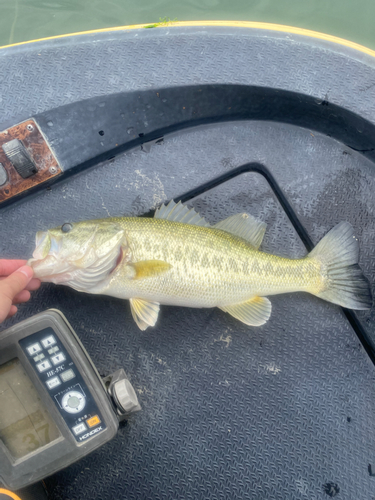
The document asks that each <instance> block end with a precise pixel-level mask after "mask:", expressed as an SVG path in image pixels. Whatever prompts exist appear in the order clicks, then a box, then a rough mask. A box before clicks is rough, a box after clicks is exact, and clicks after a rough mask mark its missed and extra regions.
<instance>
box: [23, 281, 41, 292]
mask: <svg viewBox="0 0 375 500" xmlns="http://www.w3.org/2000/svg"><path fill="white" fill-rule="evenodd" d="M41 284H42V282H41V281H40V280H38V278H33V279H32V280H31V281H30V282H29V284H28V285H26V287H25V289H26V290H30V292H34V291H35V290H38V288H39V287H40V285H41Z"/></svg>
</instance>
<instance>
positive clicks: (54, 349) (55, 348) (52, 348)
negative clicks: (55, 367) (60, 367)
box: [48, 345, 59, 355]
mask: <svg viewBox="0 0 375 500" xmlns="http://www.w3.org/2000/svg"><path fill="white" fill-rule="evenodd" d="M58 350H59V348H58V347H57V345H55V347H51V349H48V354H50V355H51V354H54V353H55V352H56V351H58Z"/></svg>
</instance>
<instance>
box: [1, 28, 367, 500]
mask: <svg viewBox="0 0 375 500" xmlns="http://www.w3.org/2000/svg"><path fill="white" fill-rule="evenodd" d="M155 31H156V30H144V31H142V32H132V33H130V34H129V33H128V34H126V33H125V34H119V33H117V34H112V35H110V34H109V35H101V36H99V40H98V41H97V43H96V44H95V43H93V38H92V37H91V38H90V37H86V38H85V37H82V38H80V41H79V42H78V43H77V45H74V43H73V40H70V41H69V40H63V41H58V42H57V41H56V42H53V43H49V44H47V43H46V42H44V43H42V44H40V45H39V46H37V47H35V48H30V47H31V46H30V47H28V48H19V49H17V50H16V51H15V57H14V59H13V60H10V56H9V55H8V54H7V53H6V52H4V53H3V54H2V53H1V51H0V75H1V76H0V89H1V90H2V92H1V94H0V104H1V113H2V116H1V120H2V121H3V123H4V124H5V123H12V122H13V121H16V120H18V119H23V118H27V117H28V116H30V115H33V114H35V113H37V112H41V111H44V110H46V109H49V108H52V107H56V106H59V105H61V104H66V103H69V102H73V101H76V100H79V99H81V98H84V97H92V96H94V95H100V94H108V93H112V92H119V91H126V90H134V89H135V88H144V89H145V88H151V87H160V86H161V87H162V86H163V85H164V86H167V85H176V86H177V85H179V84H182V82H185V83H189V84H195V83H202V82H204V83H208V82H210V81H215V82H218V81H221V82H224V83H228V82H232V83H242V84H257V85H268V86H273V87H280V88H283V89H287V90H296V91H299V92H302V93H306V94H309V95H316V97H317V98H319V97H320V98H324V96H325V94H326V92H329V93H330V99H331V100H332V102H334V103H335V104H338V105H340V106H345V107H347V108H348V109H351V110H353V111H355V112H357V113H358V114H362V115H363V116H365V117H366V118H367V119H369V120H370V121H372V122H374V121H375V86H372V87H368V86H369V85H370V84H371V82H373V81H375V68H374V64H373V63H372V62H371V60H369V59H367V58H366V56H364V55H363V56H362V55H360V56H358V55H355V54H352V53H351V52H349V51H348V52H346V53H344V50H343V49H341V48H340V49H337V51H333V50H330V48H329V47H327V46H326V45H325V43H323V42H316V47H315V48H314V49H312V50H311V51H309V50H307V49H306V47H307V43H306V41H304V39H303V38H302V37H301V38H299V37H294V39H291V38H290V37H289V38H288V37H287V36H286V35H282V34H278V35H274V36H271V35H269V34H268V36H265V35H266V34H267V32H265V33H263V36H259V37H255V36H248V35H246V32H244V31H243V32H242V31H241V30H239V31H236V32H234V33H231V32H230V30H224V31H223V32H220V30H217V29H212V30H211V32H210V36H208V34H207V32H208V30H207V29H206V30H205V29H200V30H198V29H196V30H193V29H190V30H189V29H182V30H181V31H180V32H178V31H176V32H174V34H173V33H172V29H171V30H167V31H168V33H169V34H168V35H167V34H161V33H159V32H158V33H156V32H155ZM154 32H155V33H154ZM168 37H169V38H168ZM171 38H173V40H172V39H171ZM224 40H226V42H225V43H224ZM220 48H221V52H219V49H220ZM286 51H288V57H287V58H286V56H285V54H286ZM301 51H302V52H303V51H305V52H303V54H301ZM314 51H315V52H314ZM39 53H40V54H42V55H41V56H38V54H39ZM234 53H235V54H237V55H236V57H234V58H233V59H232V58H231V56H232V54H234ZM200 54H201V56H200ZM207 54H209V56H208V55H207ZM282 54H284V56H283V57H284V58H286V59H285V60H286V61H287V63H288V65H289V77H288V78H289V79H288V78H287V77H286V76H285V75H284V73H283V72H281V71H280V72H279V73H277V74H275V72H274V71H275V69H274V66H272V65H273V63H274V61H275V60H277V57H281V55H282ZM298 56H300V59H299V60H298ZM359 59H362V60H359ZM204 62H205V65H204ZM329 63H330V64H331V65H330V64H329ZM349 63H350V74H353V75H354V76H353V78H352V79H350V78H349V77H347V78H346V80H345V79H344V75H347V72H348V64H349ZM6 64H8V66H7V72H9V73H8V77H7V78H5V77H4V71H3V69H2V68H4V67H5V66H6ZM332 68H335V70H334V71H333V70H332ZM52 70H53V71H52ZM51 71H52V73H51ZM317 71H319V73H320V75H319V78H318V76H317ZM291 74H293V75H294V78H293V79H292V78H291V76H290V75H291ZM43 75H46V76H43ZM284 78H285V80H284ZM323 81H324V82H325V83H324V87H323V85H322V82H323ZM362 87H363V89H364V90H363V91H361V90H360V88H362ZM367 87H368V88H367ZM365 89H367V90H365ZM5 90H6V91H7V92H5ZM353 92H358V95H359V94H360V96H361V97H360V98H358V101H356V102H355V103H353V100H352V99H350V96H351V95H352V93H353ZM360 92H361V93H360ZM252 161H256V162H259V163H261V164H263V165H264V166H266V167H267V168H268V169H269V170H270V171H271V172H272V174H273V176H274V178H275V179H276V181H277V183H278V185H279V186H280V188H281V189H282V190H283V191H284V193H285V195H286V196H287V198H288V200H289V202H290V203H291V205H292V208H293V209H294V211H295V213H296V214H297V215H298V217H299V219H300V221H301V222H302V223H303V225H304V227H305V228H306V230H307V232H308V233H309V235H310V237H311V238H312V240H313V241H314V243H317V242H318V241H319V240H320V239H321V237H322V236H323V235H324V234H325V233H326V232H328V230H329V229H331V228H332V227H333V226H334V225H335V224H336V223H338V222H340V221H341V220H346V221H349V222H350V223H351V224H352V225H353V226H354V227H355V230H356V235H357V236H358V239H359V242H360V248H361V260H360V264H361V267H362V268H363V270H364V273H365V274H366V276H367V277H368V278H369V279H370V281H371V283H374V282H375V266H374V262H375V260H374V248H375V218H374V213H375V197H374V192H375V176H374V165H373V164H372V163H371V162H370V161H369V160H367V159H366V157H365V156H363V155H361V154H359V153H357V152H355V151H353V150H351V149H350V148H348V147H346V146H345V145H343V144H341V143H339V142H337V141H335V140H333V139H332V138H330V137H327V136H323V135H321V134H319V132H316V131H314V130H306V129H301V128H297V127H295V126H292V125H285V124H280V123H271V122H261V121H257V122H237V123H225V124H220V125H218V124H216V125H212V126H207V127H204V128H203V127H202V128H197V129H191V130H189V131H186V132H184V133H180V134H178V135H175V136H170V137H166V138H165V140H164V143H163V144H162V145H158V146H153V147H152V148H151V151H150V152H149V153H145V152H143V151H141V150H140V149H137V150H133V151H131V152H129V153H127V154H126V155H123V156H121V157H118V158H116V159H115V160H114V161H113V162H111V163H109V164H106V165H105V166H102V165H101V166H98V167H96V168H93V169H91V170H90V171H87V172H85V173H82V174H81V175H79V176H77V177H74V178H72V179H70V180H69V181H68V182H66V183H64V184H60V185H57V186H53V187H52V189H51V190H49V191H44V192H42V193H41V194H39V195H37V196H34V197H32V198H29V199H27V200H26V201H24V202H23V203H21V204H18V205H15V206H12V207H10V208H8V209H6V210H4V211H2V213H1V214H0V255H1V256H4V257H25V258H27V257H29V256H30V255H31V252H32V250H33V247H34V234H35V232H36V231H38V230H41V229H46V228H49V227H54V226H56V225H60V224H62V223H64V222H68V221H71V222H74V221H76V220H84V219H92V218H100V217H106V216H114V215H122V214H123V215H133V216H137V215H142V214H143V213H146V212H148V211H149V210H150V209H153V208H155V207H157V206H158V205H160V203H162V202H163V201H166V200H169V199H171V198H174V197H178V196H181V195H183V194H184V193H186V192H187V191H189V190H190V189H193V188H196V187H198V186H200V185H202V184H204V183H205V182H207V181H209V180H211V179H213V178H215V177H217V176H219V175H221V174H223V173H225V172H229V171H231V170H233V169H234V168H236V167H238V166H241V165H243V164H245V163H248V162H252ZM188 204H189V205H190V206H194V207H195V208H196V209H197V210H198V211H199V212H200V213H201V215H202V216H204V217H206V218H207V220H208V221H209V222H212V223H214V222H217V221H219V220H221V219H224V218H226V217H228V216H229V215H233V214H235V213H237V212H241V211H247V212H249V213H251V214H252V215H254V216H256V217H258V218H260V219H261V220H263V221H265V222H266V223H267V224H268V227H267V232H266V235H265V239H264V242H263V245H262V249H263V250H265V251H268V252H272V253H277V254H279V255H284V256H290V257H300V256H303V255H305V254H306V249H305V247H304V245H303V243H302V242H301V240H300V238H299V236H298V234H297V233H296V232H295V230H294V228H293V226H292V224H291V222H290V221H289V219H288V217H287V215H286V214H285V212H284V211H283V210H282V208H281V206H280V205H279V202H278V201H277V199H276V197H275V195H274V193H273V191H272V189H271V188H270V186H269V184H268V182H267V181H266V180H265V178H264V177H263V176H261V175H260V174H259V173H255V172H248V173H243V174H241V175H239V176H237V177H235V178H233V179H231V180H228V181H226V182H224V183H222V184H221V185H219V186H217V187H215V188H213V189H211V190H208V191H206V192H205V193H203V194H202V195H200V196H198V197H196V198H193V199H191V200H190V201H189V203H188ZM271 302H272V307H273V309H272V315H271V318H270V320H269V322H268V323H267V324H266V325H264V326H262V327H259V328H252V327H248V326H246V325H243V324H241V323H240V322H238V321H236V320H235V319H234V318H232V317H230V316H229V315H227V314H225V313H223V312H222V311H220V310H218V309H215V310H211V309H206V310H204V309H202V310H201V309H187V308H177V307H165V306H164V307H162V308H161V313H160V316H159V321H158V324H157V327H156V328H154V329H148V330H147V331H146V332H140V331H139V330H138V329H137V327H136V325H135V323H134V322H133V320H132V318H131V314H130V308H129V304H127V303H126V302H123V301H120V300H117V299H113V298H110V297H97V296H90V295H86V294H82V293H78V292H75V291H73V290H71V289H69V288H64V287H56V286H53V285H44V286H43V287H42V288H41V290H40V291H38V292H37V293H35V294H34V296H33V299H32V300H31V301H30V302H29V303H28V304H27V305H24V306H23V307H22V308H20V313H19V314H18V316H17V320H20V319H23V318H26V317H28V316H30V315H31V314H34V313H37V312H39V311H42V310H45V309H47V308H52V307H53V308H57V309H60V310H61V311H62V312H63V313H64V314H65V315H66V316H67V318H68V320H69V321H70V322H71V324H72V326H73V328H74V329H75V330H76V332H77V333H78V335H79V337H80V339H81V340H82V342H83V344H84V346H85V347H86V349H87V351H88V352H89V354H90V356H91V357H92V359H93V361H94V363H95V365H96V366H97V368H98V370H99V372H100V373H101V374H102V375H106V374H108V373H111V372H112V371H114V370H116V369H117V368H120V367H124V368H125V370H126V371H127V373H128V374H129V375H130V378H131V382H132V384H133V385H134V387H135V389H136V391H137V394H138V397H139V401H140V403H141V405H142V412H140V413H138V414H135V415H134V416H132V418H131V419H130V420H129V421H128V423H127V425H125V426H122V427H121V428H120V430H119V433H118V435H117V436H116V437H115V438H114V440H113V441H112V442H110V443H108V444H107V445H105V446H104V447H102V448H101V449H99V450H97V451H95V452H94V453H92V454H91V455H89V456H88V457H86V458H85V459H84V460H82V461H80V462H78V463H76V464H74V465H72V466H71V467H69V468H67V469H66V470H64V471H62V472H60V473H58V474H56V475H55V476H53V477H51V478H49V479H47V481H46V483H47V487H48V490H49V491H50V495H51V499H52V500H55V499H56V500H68V499H69V500H84V499H102V500H112V499H114V498H116V499H181V500H182V499H244V498H249V499H255V500H258V499H259V500H274V499H275V500H279V499H280V500H282V499H288V500H297V499H298V500H299V499H309V500H315V499H324V498H329V496H328V494H329V492H330V495H331V496H333V495H335V494H337V498H338V499H340V500H354V499H355V500H369V499H371V498H373V497H375V478H374V477H371V476H370V474H369V471H368V465H369V464H371V463H372V464H374V463H375V421H374V414H375V368H374V366H373V364H372V363H371V361H370V359H369V358H368V356H367V354H366V352H365V351H364V349H363V347H362V346H361V344H360V342H359V340H358V337H357V336H356V334H355V332H354V331H353V329H352V327H351V326H350V324H349V322H348V320H347V319H346V317H345V315H344V314H343V312H342V310H341V309H340V308H339V307H337V306H334V305H331V304H328V303H326V302H324V301H322V300H319V299H318V298H315V297H312V296H309V295H307V294H286V295H282V296H275V297H271ZM358 318H359V319H360V321H361V322H362V324H363V327H364V328H365V330H366V331H367V333H368V334H369V335H373V336H374V339H375V315H374V311H373V310H372V311H370V312H361V313H359V314H358ZM9 324H11V322H8V325H9ZM8 325H6V326H8ZM335 492H337V493H335Z"/></svg>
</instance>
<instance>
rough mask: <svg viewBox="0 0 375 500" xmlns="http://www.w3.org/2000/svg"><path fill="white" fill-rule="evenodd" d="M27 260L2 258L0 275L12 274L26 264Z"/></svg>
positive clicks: (0, 260)
mask: <svg viewBox="0 0 375 500" xmlns="http://www.w3.org/2000/svg"><path fill="white" fill-rule="evenodd" d="M26 262H27V261H26V260H19V259H15V260H8V259H0V276H9V275H10V274H12V273H14V271H17V269H19V268H20V267H22V266H24V265H25V264H26Z"/></svg>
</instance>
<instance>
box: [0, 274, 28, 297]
mask: <svg viewBox="0 0 375 500" xmlns="http://www.w3.org/2000/svg"><path fill="white" fill-rule="evenodd" d="M33 274H34V271H33V270H32V269H31V267H29V266H22V267H20V268H19V269H18V270H17V271H15V272H14V273H12V274H11V275H9V276H8V277H7V278H5V279H4V280H2V281H0V297H1V299H2V301H6V300H8V301H9V300H10V301H11V302H12V301H13V298H14V297H15V296H16V295H17V294H18V293H20V292H22V290H23V289H24V288H25V287H26V286H27V285H28V283H29V282H30V281H31V278H32V277H33Z"/></svg>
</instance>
